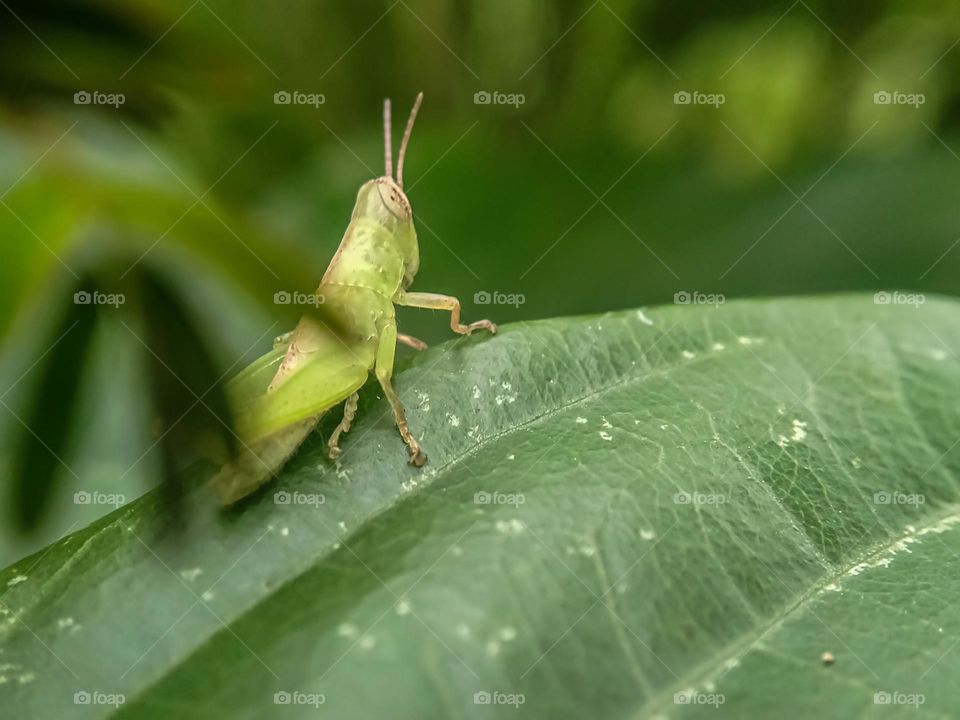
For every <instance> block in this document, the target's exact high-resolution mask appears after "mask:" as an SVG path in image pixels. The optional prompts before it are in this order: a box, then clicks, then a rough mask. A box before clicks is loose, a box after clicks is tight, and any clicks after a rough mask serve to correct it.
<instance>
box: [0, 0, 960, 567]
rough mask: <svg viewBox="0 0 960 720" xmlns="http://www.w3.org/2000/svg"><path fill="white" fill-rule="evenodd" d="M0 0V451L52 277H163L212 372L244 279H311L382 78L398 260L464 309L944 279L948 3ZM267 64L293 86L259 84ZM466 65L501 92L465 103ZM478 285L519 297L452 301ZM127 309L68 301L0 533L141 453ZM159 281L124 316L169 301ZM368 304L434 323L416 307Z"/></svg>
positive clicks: (277, 324)
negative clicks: (405, 122)
mask: <svg viewBox="0 0 960 720" xmlns="http://www.w3.org/2000/svg"><path fill="white" fill-rule="evenodd" d="M0 16H3V17H4V22H3V23H2V24H0V55H2V60H3V62H2V63H0V101H2V106H0V201H2V203H0V248H2V250H0V252H2V259H3V263H2V265H0V337H2V338H3V340H4V350H5V352H4V353H3V356H2V358H0V396H2V399H3V403H4V405H5V406H6V408H5V409H4V408H0V470H2V471H3V472H4V473H5V474H7V475H14V474H16V473H17V471H16V470H15V468H14V457H15V456H14V452H15V448H16V447H17V442H18V440H19V439H20V438H22V436H23V432H24V431H23V425H22V424H21V420H23V419H25V418H27V417H28V416H29V415H30V411H31V408H33V407H34V406H33V405H32V402H33V400H35V398H36V397H38V391H37V389H36V387H35V385H36V383H37V382H38V379H40V378H43V367H44V366H45V363H42V362H40V363H38V359H39V358H42V357H43V355H44V353H46V352H47V351H48V350H49V349H50V347H51V345H52V344H53V343H54V341H55V340H56V339H57V336H58V335H57V332H56V331H57V328H58V327H61V325H60V324H59V323H60V322H61V320H62V318H63V317H64V315H65V314H66V313H67V312H68V309H69V305H70V291H71V290H72V289H73V288H74V286H75V277H79V276H85V275H86V274H88V273H91V272H93V273H98V277H99V278H100V281H102V283H103V287H104V288H105V289H110V288H111V287H114V286H116V285H119V284H122V281H123V279H124V274H125V273H126V272H127V271H129V270H130V269H131V268H137V267H139V266H141V265H142V266H143V267H144V268H150V272H152V273H156V274H157V276H158V277H159V276H162V277H164V278H167V280H168V281H169V283H170V288H171V292H172V293H173V294H174V296H175V297H176V298H178V300H177V303H182V304H183V308H184V312H185V313H188V314H191V315H193V316H195V318H196V322H197V328H198V331H199V332H201V333H202V334H203V335H204V336H205V337H206V338H207V343H206V344H207V345H208V346H209V348H210V352H211V353H212V362H213V363H214V365H213V366H212V367H213V368H214V369H215V370H216V371H217V372H224V373H227V374H228V373H229V372H230V371H231V370H232V371H235V370H236V369H238V368H239V367H241V366H242V363H244V362H246V361H249V360H250V359H252V358H253V357H255V356H256V355H257V354H259V353H261V352H263V351H264V350H265V349H266V348H267V347H268V346H269V342H270V339H271V338H272V337H273V336H274V335H277V334H280V333H281V332H283V331H285V330H287V329H289V328H290V327H291V326H292V324H293V322H294V314H291V312H290V310H291V309H290V308H284V307H278V306H276V305H275V304H274V303H273V295H274V293H275V292H278V291H280V290H284V289H290V290H293V289H296V290H310V289H312V287H313V286H315V284H316V283H317V281H318V280H319V278H320V275H321V274H322V272H323V269H324V267H325V265H326V263H327V261H328V260H329V258H330V257H331V255H332V254H333V252H334V250H335V248H336V246H337V243H338V242H339V239H340V235H341V233H342V232H343V229H344V227H345V226H346V223H347V221H348V219H349V212H350V209H351V207H352V199H353V195H354V193H355V192H356V189H357V188H358V187H359V185H360V183H361V182H363V181H364V180H366V179H368V178H369V177H370V176H372V175H373V174H379V173H380V172H381V164H382V136H381V129H380V104H381V102H382V99H383V98H384V97H386V96H390V97H392V98H393V101H394V107H395V108H396V110H395V112H396V113H397V115H398V116H399V115H402V114H404V113H405V112H406V108H407V107H409V103H410V102H412V100H413V97H414V95H415V94H416V92H417V91H419V90H423V91H424V92H425V94H426V100H425V103H424V107H423V110H422V112H421V115H420V119H419V120H418V124H417V127H416V129H415V132H414V135H413V140H412V143H411V148H410V152H409V155H408V163H407V171H406V175H407V186H408V190H409V192H410V198H411V201H412V203H413V207H414V211H415V213H416V217H417V223H418V229H419V233H420V243H421V254H422V269H421V272H420V275H419V276H418V278H417V282H416V285H415V287H416V288H417V289H421V290H430V291H436V292H445V293H450V294H456V295H458V296H460V297H461V298H462V299H463V300H464V307H465V317H466V318H467V319H475V318H477V317H481V316H489V317H491V318H492V319H495V320H496V321H498V322H512V321H516V320H523V319H528V318H535V317H545V316H552V315H562V314H574V313H584V312H591V311H597V310H606V309H614V308H622V307H632V306H640V305H644V304H655V303H669V302H672V301H673V298H674V295H675V293H678V292H684V291H686V292H702V293H723V294H725V295H727V296H744V295H785V294H796V293H815V292H823V291H837V290H864V289H879V288H881V287H887V288H890V287H900V288H911V289H918V290H922V291H929V292H944V293H956V292H957V291H958V290H960V280H958V279H957V273H956V272H954V269H955V267H956V263H957V261H958V259H960V249H956V248H954V243H955V242H957V239H958V237H960V231H958V223H957V220H958V210H957V203H956V200H955V189H956V188H957V187H958V180H960V156H958V154H957V153H958V151H960V133H958V132H957V130H958V127H957V125H958V119H960V73H958V70H960V47H958V46H957V39H958V38H960V15H957V14H956V13H955V12H953V10H952V8H951V7H950V6H948V5H945V4H941V3H932V2H906V1H905V0H900V1H896V2H895V1H887V2H877V3H872V4H870V5H868V6H857V7H855V6H852V5H849V4H838V3H829V2H825V1H824V0H820V1H817V2H814V1H813V0H801V1H800V2H794V3H792V4H791V3H790V2H782V3H775V4H770V3H764V2H744V3H737V4H735V5H730V4H726V5H723V4H721V5H717V4H715V3H708V2H693V3H666V2H653V1H652V0H601V1H599V2H593V3H591V2H589V1H588V2H582V3H579V2H577V3H575V2H543V1H542V0H483V1H480V0H476V1H474V2H454V0H422V1H418V0H402V1H401V2H393V1H392V0H386V1H385V2H383V1H374V0H369V1H361V2H355V3H334V2H305V1H304V2H292V1H291V2H286V3H282V4H280V5H271V4H264V3H253V2H226V1H225V0H199V1H197V2H194V1H193V0H183V1H182V2H181V1H179V0H177V1H174V2H158V1H156V0H135V1H131V0H126V1H125V2H119V0H99V1H98V2H94V3H86V4H84V5H81V4H79V3H74V2H67V1H66V0H59V1H56V2H42V3H35V2H29V3H28V2H23V1H19V2H14V1H13V0H6V2H5V4H4V5H3V6H2V7H0ZM294 91H299V92H302V93H305V94H311V93H313V94H322V96H323V98H324V102H323V103H322V104H318V105H316V106H312V105H297V104H287V105H284V104H276V103H275V102H274V95H275V93H278V92H294ZM483 91H486V92H501V93H504V94H521V95H522V96H523V102H522V104H518V105H516V106H514V105H504V104H476V103H475V93H478V92H483ZM77 92H88V93H96V92H99V93H103V94H105V95H109V94H116V93H121V94H122V95H123V97H124V102H123V103H122V104H119V105H118V106H116V107H115V106H112V105H103V104H95V103H91V104H77V103H76V102H75V97H74V96H75V93H77ZM678 92H689V93H695V92H696V93H703V94H704V95H711V94H712V95H716V94H722V95H723V103H722V104H719V105H718V106H713V105H700V104H694V103H691V104H678V103H677V102H675V99H674V96H675V93H678ZM878 92H888V93H894V92H900V93H903V94H904V95H910V94H914V95H916V94H920V95H922V98H923V102H922V104H919V101H917V102H915V103H914V104H913V105H910V104H897V103H895V102H894V103H890V104H878V103H877V102H876V100H875V93H878ZM397 122H399V121H397ZM398 134H399V129H397V132H396V135H398ZM954 148H956V149H954ZM120 268H123V269H122V270H121V269H120ZM481 292H487V293H494V292H500V293H504V294H512V295H515V296H517V295H521V296H523V301H524V302H523V303H522V304H512V305H477V304H474V303H473V302H472V300H473V298H474V295H475V294H476V293H481ZM175 304H176V303H175ZM130 311H131V308H130V307H125V308H118V309H113V308H110V307H104V308H101V309H100V312H99V313H98V315H97V316H98V321H97V326H96V330H95V332H93V333H92V335H91V337H92V338H93V343H94V344H93V346H92V348H91V349H90V350H89V352H88V354H87V357H88V362H86V363H84V364H83V368H84V373H82V374H83V376H84V377H85V382H84V383H83V386H82V388H81V390H82V392H81V393H80V394H79V395H78V399H77V405H76V408H75V410H74V412H73V413H71V426H72V432H71V437H70V440H69V442H68V443H67V444H66V445H65V447H64V449H63V453H64V454H63V455H62V458H63V460H64V463H65V464H66V465H68V466H69V468H70V471H69V472H67V471H66V470H65V469H63V470H62V474H63V476H64V479H63V483H62V488H70V490H67V489H62V490H61V491H60V493H59V495H58V496H57V500H56V503H57V506H56V508H55V511H54V512H53V513H52V516H51V519H50V520H49V521H48V522H47V524H46V526H45V527H44V529H43V533H42V536H36V537H32V538H28V539H22V538H15V537H13V536H12V535H11V534H10V533H9V532H8V533H6V535H7V536H6V537H4V538H2V539H0V542H2V545H0V561H2V560H12V559H13V558H14V557H15V556H17V555H20V554H22V553H23V552H25V551H27V550H28V549H30V548H32V547H34V546H36V545H37V544H38V543H41V542H43V541H45V540H49V539H50V538H51V537H52V536H55V535H57V534H60V533H62V532H64V531H66V530H67V529H68V528H70V527H75V526H76V525H77V524H79V523H85V522H88V521H90V520H92V519H93V518H94V517H96V516H97V515H98V514H100V513H102V512H104V511H105V510H107V509H110V508H107V507H102V506H93V505H88V506H82V505H77V504H76V503H74V502H72V495H73V491H80V490H84V491H100V492H103V493H123V494H125V495H126V496H127V498H128V499H129V498H132V497H133V496H135V495H136V494H138V493H140V492H142V491H143V490H144V489H146V488H147V487H149V486H150V484H151V483H153V482H154V481H155V478H156V476H157V471H158V468H159V467H160V466H161V465H162V459H161V457H160V456H159V453H160V450H159V449H158V448H157V447H155V446H154V447H152V444H153V443H154V440H155V438H156V434H155V433H154V432H153V428H152V423H153V420H154V415H155V414H156V408H155V407H154V406H153V405H152V403H151V401H150V387H152V385H151V382H150V377H151V375H150V373H151V372H152V370H151V367H153V370H156V367H155V366H151V362H152V361H151V359H150V355H151V352H152V350H153V349H152V348H150V351H151V352H146V351H145V350H144V344H145V343H144V338H145V337H147V336H150V337H158V336H157V334H156V333H153V334H151V333H150V332H148V331H147V330H146V329H144V328H143V326H142V325H141V324H138V323H139V322H140V321H141V320H142V318H138V317H134V316H133V315H130ZM281 311H285V312H281ZM171 312H172V310H171V308H170V307H161V308H151V312H150V313H149V318H150V320H149V321H150V322H153V323H160V324H163V323H164V322H170V323H174V324H177V323H179V322H180V319H178V317H179V316H174V315H172V314H170V313H171ZM125 313H126V314H125ZM164 313H167V315H164ZM400 322H401V328H402V330H403V331H405V332H409V333H412V334H414V335H417V336H420V337H423V338H424V339H426V340H427V341H429V342H438V341H441V340H442V339H444V338H446V337H447V334H448V333H447V329H446V320H445V319H443V318H440V317H438V316H431V314H429V313H422V312H421V313H417V312H415V311H407V310H403V311H401V313H400ZM61 329H62V327H61ZM180 349H181V350H182V349H183V348H180ZM189 349H191V350H192V349H194V348H189ZM196 351H197V352H198V353H201V351H200V349H199V348H196ZM52 352H53V353H56V352H58V350H57V348H54V350H53V351H52ZM72 352H78V351H72ZM78 354H79V353H78ZM180 354H181V355H186V356H187V357H189V353H180ZM201 354H202V353H201ZM162 357H164V359H165V360H169V358H167V357H166V356H165V355H163V356H162ZM199 357H200V355H198V358H199ZM81 359H82V358H80V357H77V358H76V362H77V365H78V367H79V366H80V361H81ZM198 362H199V360H198ZM401 362H403V360H402V359H401ZM35 363H37V364H36V365H35ZM178 367H179V366H178ZM58 372H59V371H58ZM8 388H10V389H9V390H8ZM28 424H29V423H28ZM38 452H39V451H38ZM58 454H59V453H58ZM17 480H19V481H21V482H22V481H23V478H13V481H12V482H10V483H8V485H10V486H11V487H12V486H13V485H14V484H15V481H17ZM11 497H12V496H10V495H8V494H6V493H4V494H3V495H2V498H3V499H2V500H0V503H2V504H3V505H4V507H2V508H0V510H2V511H3V514H4V517H5V518H6V517H9V516H10V513H9V512H7V510H8V509H9V508H7V507H5V506H6V505H8V504H9V503H10V502H11Z"/></svg>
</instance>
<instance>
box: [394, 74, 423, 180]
mask: <svg viewBox="0 0 960 720" xmlns="http://www.w3.org/2000/svg"><path fill="white" fill-rule="evenodd" d="M421 102H423V93H422V92H421V93H417V99H416V100H415V101H414V103H413V109H412V110H411V111H410V119H408V120H407V128H406V130H404V131H403V140H401V141H400V154H399V155H397V185H399V186H400V189H401V190H402V189H403V156H404V155H406V154H407V143H408V142H410V133H411V132H413V121H414V120H416V119H417V111H418V110H419V109H420V103H421Z"/></svg>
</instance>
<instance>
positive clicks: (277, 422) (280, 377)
mask: <svg viewBox="0 0 960 720" xmlns="http://www.w3.org/2000/svg"><path fill="white" fill-rule="evenodd" d="M422 100H423V93H420V94H419V95H417V99H416V102H415V103H414V105H413V109H412V110H411V112H410V118H409V119H408V120H407V127H406V130H405V131H404V133H403V140H402V141H401V143H400V153H399V155H398V156H397V176H396V180H394V178H393V154H392V150H391V124H390V101H389V100H385V101H384V104H383V133H384V158H385V172H384V175H383V177H379V178H375V179H373V180H369V181H367V182H366V183H364V184H363V186H362V187H361V188H360V191H359V192H358V193H357V201H356V204H355V205H354V208H353V214H352V216H351V218H350V224H349V225H348V226H347V230H346V232H345V233H344V234H343V239H342V240H341V241H340V247H339V248H338V249H337V252H336V254H335V255H334V256H333V260H331V261H330V265H329V267H328V268H327V271H326V272H325V273H324V275H323V279H322V280H321V282H320V287H319V288H317V291H316V293H315V294H316V296H317V299H318V301H320V300H322V302H323V303H324V304H325V309H326V311H327V312H328V313H330V315H329V316H328V317H331V318H334V319H336V320H337V321H338V324H339V325H340V328H341V331H340V332H334V331H333V330H331V329H330V328H329V327H328V326H327V325H325V324H323V323H322V322H321V321H320V320H318V319H317V318H315V317H310V316H304V317H303V318H301V320H300V322H299V323H298V325H297V327H296V329H295V330H293V331H292V332H289V333H287V334H286V335H282V336H280V337H278V338H277V339H276V340H275V341H274V346H273V350H272V351H271V352H269V353H267V354H266V355H264V356H262V357H260V358H259V359H257V360H255V361H254V362H253V363H252V364H251V365H250V366H248V367H247V368H245V369H244V370H242V371H241V372H240V373H239V374H238V375H237V376H236V377H234V378H233V379H232V380H231V381H230V383H229V384H228V388H227V392H228V396H229V398H230V399H231V402H232V405H233V407H234V412H235V415H236V422H237V428H238V433H239V435H240V438H241V440H242V449H241V450H240V452H239V454H238V455H237V457H236V458H234V459H233V460H232V461H230V462H228V463H226V464H225V465H224V466H223V467H222V468H221V470H220V472H219V473H218V474H217V475H216V477H214V479H213V484H214V487H215V488H216V490H217V492H218V493H219V495H220V497H221V499H222V500H223V502H224V503H225V504H227V503H232V502H234V501H236V500H238V499H240V498H242V497H244V496H245V495H248V494H249V493H251V492H253V491H254V490H256V489H257V488H258V487H260V486H261V485H263V484H264V483H266V482H267V481H268V480H270V479H271V478H272V477H273V475H274V474H275V473H276V472H277V471H278V470H279V469H280V468H281V467H282V466H283V465H284V464H285V463H286V462H287V460H288V459H289V458H290V457H291V456H292V455H293V454H294V453H295V452H296V450H297V448H298V447H299V446H300V444H301V443H302V442H303V441H304V440H305V439H306V438H307V436H308V435H309V434H310V433H311V432H312V431H313V429H314V428H315V427H316V425H317V423H318V422H319V421H320V418H321V416H322V415H323V414H324V413H325V412H327V411H328V410H330V409H331V408H333V407H334V406H336V405H338V404H340V403H341V402H343V401H344V400H345V401H346V403H345V404H344V410H343V419H342V420H341V421H340V424H339V425H338V426H337V428H336V429H335V430H334V431H333V434H332V435H331V436H330V439H329V441H328V443H327V446H328V453H329V456H330V457H331V458H332V459H336V458H337V457H339V456H340V435H341V434H343V433H345V432H347V431H348V430H349V429H350V424H351V423H352V422H353V419H354V416H355V415H356V411H357V400H358V395H357V391H358V390H359V389H360V388H361V387H362V386H363V385H364V383H365V382H366V381H367V378H368V376H369V373H370V372H371V371H372V372H373V373H374V374H375V375H376V377H377V381H378V382H379V383H380V387H381V388H382V389H383V393H384V395H385V396H386V398H387V401H388V402H389V403H390V407H391V409H392V410H393V416H394V419H395V421H396V424H397V429H398V430H399V431H400V436H401V437H402V438H403V441H404V442H405V443H406V444H407V448H408V450H409V454H410V464H411V465H414V466H416V467H421V466H422V465H423V464H424V463H425V462H426V461H427V455H426V453H424V451H423V450H422V449H421V447H420V444H419V443H418V442H417V441H416V440H415V439H414V437H413V433H411V432H410V426H409V425H408V424H407V418H406V413H405V412H404V409H403V404H402V403H401V402H400V398H399V396H398V395H397V393H396V391H395V390H394V389H393V385H392V383H391V377H392V375H393V359H394V354H395V352H396V346H397V343H398V342H400V343H403V344H405V345H409V346H410V347H412V348H415V349H417V350H423V349H424V348H426V344H425V343H424V342H422V341H421V340H418V339H416V338H414V337H410V336H409V335H404V334H402V333H399V332H397V319H396V314H395V311H394V305H406V306H408V307H416V308H427V309H432V310H446V311H449V313H450V327H451V328H452V329H453V331H454V332H456V333H460V334H461V335H469V334H470V333H471V332H472V331H474V330H477V329H480V328H483V329H485V330H489V331H490V332H491V333H495V332H496V331H497V326H496V325H494V324H493V323H492V322H490V321H489V320H479V321H477V322H474V323H470V324H468V325H467V324H463V323H461V322H460V301H459V300H458V299H457V298H455V297H450V296H447V295H438V294H436V293H420V292H407V288H408V287H410V284H411V283H412V282H413V279H414V277H415V276H416V274H417V269H418V268H419V266H420V248H419V244H418V242H417V232H416V230H415V229H414V227H413V211H412V210H411V209H410V201H409V200H408V199H407V196H406V195H405V194H404V192H403V159H404V155H405V154H406V151H407V143H408V142H409V140H410V133H411V131H412V130H413V122H414V120H415V119H416V117H417V111H418V110H419V109H420V103H421V101H422Z"/></svg>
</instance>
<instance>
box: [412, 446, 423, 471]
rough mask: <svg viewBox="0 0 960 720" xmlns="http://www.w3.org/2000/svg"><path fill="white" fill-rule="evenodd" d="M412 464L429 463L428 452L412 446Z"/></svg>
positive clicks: (420, 465)
mask: <svg viewBox="0 0 960 720" xmlns="http://www.w3.org/2000/svg"><path fill="white" fill-rule="evenodd" d="M409 462H410V464H411V465H413V466H414V467H423V466H424V465H426V464H427V454H426V453H425V452H424V451H423V450H421V449H420V448H419V447H412V448H410V461H409Z"/></svg>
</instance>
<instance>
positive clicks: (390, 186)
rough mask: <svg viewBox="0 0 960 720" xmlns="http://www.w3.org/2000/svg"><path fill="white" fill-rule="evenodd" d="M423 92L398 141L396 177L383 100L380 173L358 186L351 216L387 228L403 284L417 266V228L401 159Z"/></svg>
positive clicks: (387, 107) (386, 105) (410, 279)
mask: <svg viewBox="0 0 960 720" xmlns="http://www.w3.org/2000/svg"><path fill="white" fill-rule="evenodd" d="M421 102H423V93H419V94H418V95H417V99H416V101H415V102H414V103H413V109H412V110H411V111H410V117H409V119H408V120H407V127H406V129H405V130H404V132H403V140H401V141H400V152H399V154H398V155H397V176H396V179H394V177H393V151H392V149H391V147H390V145H391V143H390V135H391V128H390V100H389V99H388V100H384V102H383V146H384V174H383V176H381V177H378V178H376V179H374V180H370V181H368V182H366V183H364V185H363V186H362V187H361V188H360V192H359V193H358V194H357V204H356V206H355V207H354V209H353V216H354V218H356V217H360V216H364V217H368V218H372V219H374V220H376V221H377V222H379V223H380V224H381V225H383V226H384V227H386V228H387V229H389V230H390V231H391V232H392V233H393V236H394V239H395V241H396V243H397V249H398V250H399V252H400V255H401V257H402V258H403V287H404V289H406V288H407V287H409V286H410V283H412V282H413V278H414V276H415V275H416V274H417V270H418V269H419V267H420V247H419V245H418V243H417V231H416V230H414V228H413V210H412V209H411V207H410V201H409V200H408V199H407V196H406V194H405V193H404V192H403V160H404V157H405V156H406V154H407V143H409V142H410V133H411V132H412V131H413V121H414V120H415V119H416V117H417V111H418V110H419V109H420V103H421Z"/></svg>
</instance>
